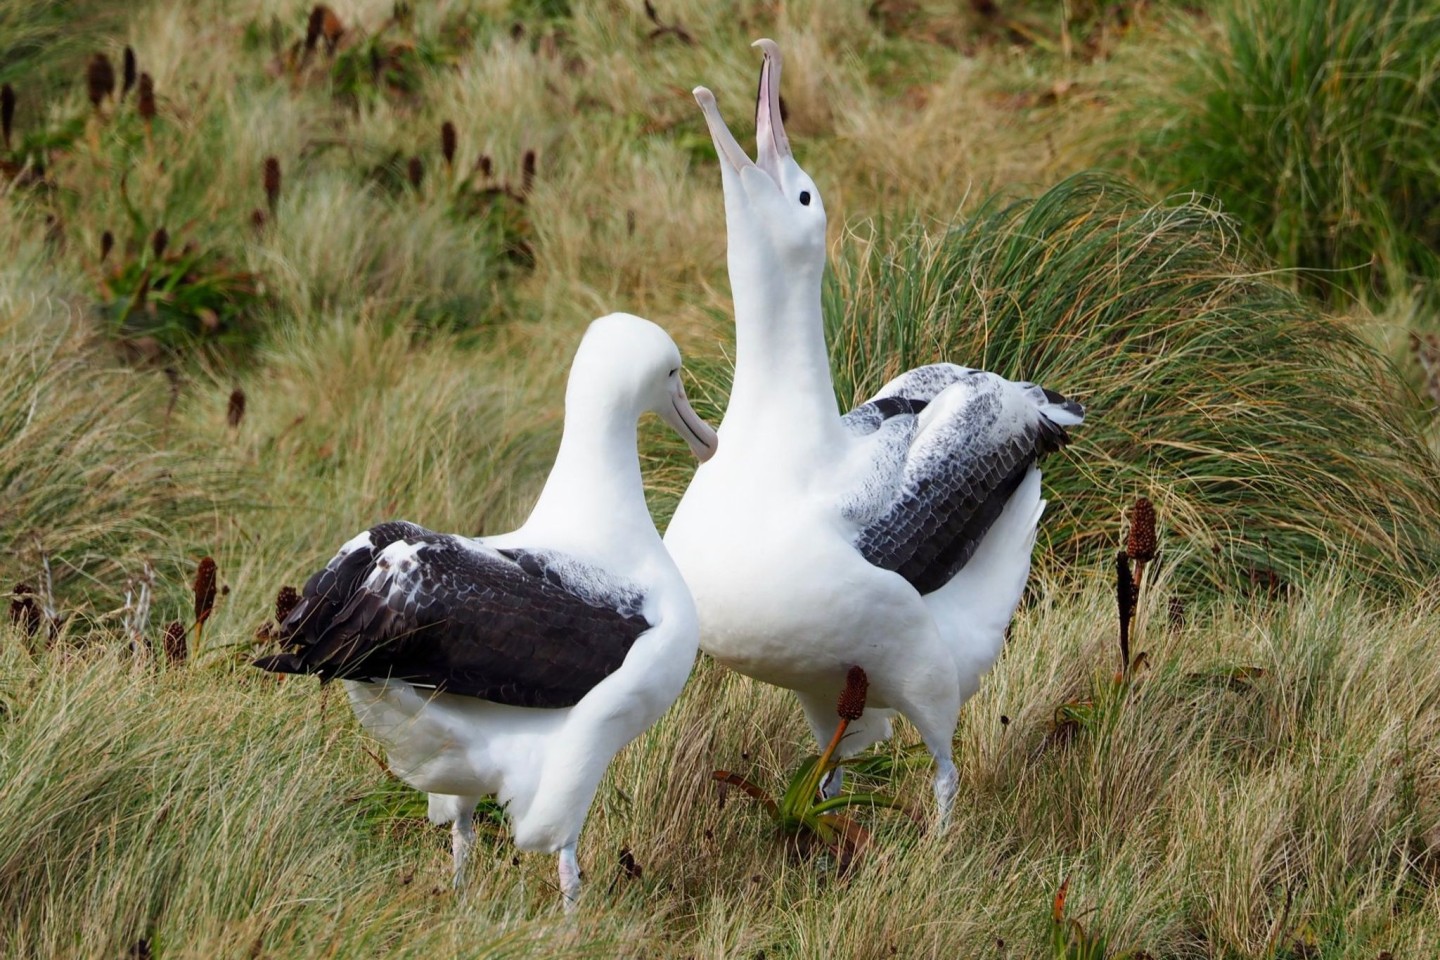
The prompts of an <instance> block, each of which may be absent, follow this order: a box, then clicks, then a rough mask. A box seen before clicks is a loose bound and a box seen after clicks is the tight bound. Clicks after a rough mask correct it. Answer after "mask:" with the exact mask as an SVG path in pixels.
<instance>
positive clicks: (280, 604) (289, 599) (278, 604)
mask: <svg viewBox="0 0 1440 960" xmlns="http://www.w3.org/2000/svg"><path fill="white" fill-rule="evenodd" d="M299 602H300V594H299V593H297V592H296V590H295V588H294V587H292V586H289V585H286V586H283V587H281V588H280V592H279V593H277V594H275V622H276V623H278V624H281V625H283V624H284V623H285V621H286V620H287V619H288V618H289V616H290V613H291V611H293V610H294V609H295V605H296V604H298V603H299Z"/></svg>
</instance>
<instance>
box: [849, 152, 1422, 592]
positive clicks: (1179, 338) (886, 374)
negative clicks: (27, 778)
mask: <svg viewBox="0 0 1440 960" xmlns="http://www.w3.org/2000/svg"><path fill="white" fill-rule="evenodd" d="M853 244H854V248H853V249H854V250H855V252H854V253H852V254H851V255H849V256H843V255H842V258H841V259H840V262H839V263H838V265H837V270H836V274H835V279H834V282H833V283H831V284H830V285H829V286H828V287H827V294H826V300H827V313H828V315H829V318H830V322H831V330H830V343H831V352H832V357H833V361H834V366H835V368H836V371H837V376H836V389H837V392H838V393H839V394H840V397H841V399H842V402H845V403H854V402H858V401H860V400H862V399H863V398H864V397H865V396H867V395H868V394H869V393H871V392H873V391H874V390H875V389H877V388H878V387H879V385H880V384H881V383H883V382H884V381H886V380H887V379H889V378H890V377H892V376H894V375H896V374H898V373H899V372H901V371H903V370H905V369H908V368H909V367H911V366H915V365H919V364H921V363H925V362H929V361H931V360H934V359H941V358H943V359H947V360H951V361H954V362H957V363H961V364H964V365H967V366H974V367H982V368H985V369H989V370H994V371H996V372H999V373H1002V374H1005V375H1007V376H1011V377H1014V378H1017V379H1029V380H1034V381H1035V382H1037V383H1042V384H1044V385H1046V386H1048V387H1050V388H1052V389H1055V390H1059V391H1060V392H1062V393H1065V394H1066V395H1068V396H1071V397H1074V398H1076V399H1078V400H1080V401H1081V402H1082V403H1084V404H1085V406H1086V422H1085V424H1084V426H1083V427H1080V428H1077V429H1075V430H1074V431H1072V433H1073V437H1074V440H1075V442H1074V444H1073V445H1072V446H1071V447H1070V448H1068V450H1067V451H1066V452H1064V453H1063V454H1061V455H1058V456H1056V457H1054V458H1052V459H1051V460H1050V461H1049V465H1048V468H1047V470H1046V487H1047V496H1049V497H1050V507H1049V510H1048V511H1047V513H1046V517H1045V522H1044V523H1043V524H1042V533H1041V536H1042V538H1048V541H1049V544H1050V547H1051V549H1052V550H1054V551H1055V553H1056V554H1057V555H1058V556H1059V557H1061V558H1072V559H1073V558H1096V557H1098V556H1102V555H1104V554H1103V551H1104V549H1106V548H1108V547H1109V546H1110V545H1112V543H1113V540H1112V536H1113V534H1112V531H1113V530H1114V529H1115V528H1116V523H1117V522H1118V518H1119V516H1120V511H1121V509H1122V508H1123V507H1125V506H1127V505H1128V503H1129V502H1130V501H1131V500H1133V499H1134V497H1135V496H1137V495H1142V494H1143V495H1148V496H1149V497H1150V498H1151V499H1152V500H1154V501H1155V502H1156V504H1157V508H1158V510H1159V512H1160V515H1161V517H1162V519H1163V523H1164V524H1165V526H1166V527H1167V529H1168V532H1169V537H1168V539H1167V540H1166V543H1165V550H1166V552H1167V554H1168V555H1167V556H1166V557H1165V558H1163V561H1164V562H1165V563H1171V564H1174V563H1181V564H1183V565H1184V566H1185V568H1186V569H1187V571H1188V572H1189V573H1192V574H1199V575H1201V576H1203V577H1205V578H1207V579H1209V580H1211V581H1212V582H1214V583H1225V582H1234V580H1235V578H1236V577H1237V576H1239V577H1243V576H1245V575H1246V574H1247V571H1248V570H1249V569H1250V568H1252V567H1260V568H1268V569H1274V570H1276V571H1277V572H1279V573H1281V574H1282V576H1285V577H1287V578H1288V577H1294V576H1295V575H1296V574H1297V573H1299V572H1300V571H1302V570H1304V569H1307V568H1310V569H1313V568H1315V567H1316V566H1317V564H1318V563H1319V562H1321V561H1322V560H1324V559H1326V558H1332V557H1342V556H1350V557H1353V560H1354V562H1355V564H1356V568H1357V569H1359V570H1361V571H1364V573H1365V575H1366V576H1367V577H1372V578H1374V579H1375V580H1376V581H1377V582H1384V583H1391V584H1395V583H1404V582H1411V583H1423V582H1428V580H1429V579H1430V578H1432V577H1433V576H1434V575H1435V572H1436V569H1437V568H1436V563H1437V558H1440V486H1437V477H1440V465H1437V461H1436V460H1435V458H1434V456H1433V454H1432V453H1431V452H1430V451H1429V450H1427V449H1426V448H1425V446H1424V445H1423V444H1422V443H1421V441H1420V439H1419V436H1420V435H1419V431H1418V428H1417V426H1418V425H1417V424H1416V422H1415V420H1414V417H1413V414H1412V412H1411V407H1410V404H1409V403H1408V402H1407V391H1408V387H1407V386H1406V385H1405V384H1404V382H1403V380H1402V378H1400V377H1399V376H1398V375H1397V374H1396V373H1395V372H1394V370H1393V368H1391V367H1390V366H1389V364H1387V363H1386V362H1384V361H1383V360H1382V359H1381V358H1380V357H1379V356H1378V355H1377V354H1375V353H1374V352H1373V351H1372V350H1371V349H1370V348H1369V347H1367V346H1366V345H1365V344H1364V343H1363V342H1361V341H1360V340H1359V339H1358V338H1357V337H1356V336H1355V335H1353V334H1352V333H1351V332H1350V331H1349V330H1348V328H1347V325H1346V324H1345V323H1344V322H1342V321H1340V320H1337V319H1331V318H1329V317H1327V316H1325V315H1323V314H1320V313H1318V312H1317V311H1316V310H1314V309H1313V308H1312V307H1310V306H1308V305H1306V304H1305V303H1304V302H1303V301H1301V300H1300V299H1297V298H1296V297H1295V296H1293V295H1292V294H1290V293H1289V292H1287V291H1286V290H1285V289H1284V288H1283V286H1282V285H1281V283H1280V282H1278V281H1277V280H1276V279H1275V278H1273V277H1271V276H1269V275H1262V274H1258V273H1256V272H1255V271H1254V270H1253V268H1252V267H1251V266H1250V265H1249V262H1248V260H1247V258H1246V251H1245V249H1244V242H1243V240H1242V238H1241V236H1240V234H1239V232H1238V228H1237V224H1236V223H1235V222H1234V221H1232V220H1230V219H1228V218H1226V217H1225V216H1223V215H1221V214H1220V213H1218V212H1217V211H1216V210H1215V209H1214V208H1213V207H1212V206H1209V205H1206V204H1204V203H1202V202H1198V201H1194V200H1186V199H1183V198H1182V199H1177V200H1174V201H1169V202H1164V203H1160V204H1152V203H1150V202H1149V201H1147V200H1145V199H1144V198H1143V197H1142V196H1141V195H1140V194H1139V193H1137V192H1136V191H1135V190H1134V189H1133V188H1130V187H1128V186H1126V185H1125V184H1123V183H1122V182H1118V181H1115V180H1112V179H1108V178H1105V177H1100V176H1094V175H1085V176H1079V177H1076V178H1072V179H1069V180H1066V181H1064V182H1062V183H1061V184H1060V185H1058V186H1056V187H1054V188H1052V189H1051V190H1049V191H1047V192H1046V193H1044V194H1042V195H1041V196H1039V197H1037V198H1036V199H1034V200H1029V201H1021V202H1017V203H1013V204H1008V205H1007V204H1005V203H1003V202H998V201H992V202H991V203H989V204H988V205H986V206H984V207H982V208H981V209H980V210H978V211H977V212H976V213H975V214H974V215H972V216H969V217H966V218H963V219H962V220H960V221H959V222H957V223H956V224H954V225H953V226H951V227H950V228H949V229H946V230H939V229H936V230H932V231H929V232H922V231H919V230H909V231H905V232H902V233H901V234H900V235H899V236H897V237H887V236H885V235H884V233H883V232H882V231H880V230H878V229H877V230H876V231H874V232H872V233H871V234H870V235H868V236H866V235H859V236H857V237H855V238H854V240H853ZM1213 551H1218V552H1219V556H1218V557H1216V556H1212V552H1213Z"/></svg>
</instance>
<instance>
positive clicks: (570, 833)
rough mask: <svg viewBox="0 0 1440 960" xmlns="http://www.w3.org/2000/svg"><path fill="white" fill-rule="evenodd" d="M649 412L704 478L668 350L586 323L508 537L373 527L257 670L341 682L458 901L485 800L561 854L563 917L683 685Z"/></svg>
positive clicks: (629, 325)
mask: <svg viewBox="0 0 1440 960" xmlns="http://www.w3.org/2000/svg"><path fill="white" fill-rule="evenodd" d="M646 411H653V412H654V413H657V414H659V415H660V417H661V418H662V419H663V420H664V421H665V422H666V423H668V424H669V425H670V426H672V427H673V428H674V429H675V430H676V431H677V432H678V433H679V434H680V435H681V436H682V437H683V438H684V439H685V440H686V441H687V442H688V444H689V446H690V448H691V450H692V451H693V452H694V453H695V455H696V456H697V457H698V458H699V459H701V460H704V459H706V458H708V457H709V456H711V455H712V454H713V453H714V452H715V449H716V436H715V432H714V431H713V430H712V429H711V428H710V427H709V426H708V425H707V424H706V423H705V422H704V421H703V420H701V419H700V418H699V417H697V416H696V415H695V413H694V411H693V410H692V409H691V407H690V404H689V403H688V402H687V400H686V398H685V391H684V387H683V385H682V383H681V379H680V352H679V351H678V350H677V349H676V347H675V344H674V342H673V341H672V340H671V339H670V337H669V336H668V335H667V334H666V333H665V332H664V331H663V330H661V329H660V328H659V327H657V326H656V325H655V324H653V323H650V322H649V321H648V320H643V319H641V318H639V317H635V316H630V315H628V314H611V315H609V316H606V317H602V318H600V319H598V320H596V321H594V322H593V323H592V324H591V325H590V327H589V329H588V330H587V331H586V333H585V336H584V338H583V339H582V340H581V343H580V347H579V349H578V351H577V352H576V355H575V360H574V363H573V365H572V367H571V371H570V379H569V383H568V385H567V388H566V392H565V426H564V430H563V434H562V437H561V440H560V450H559V453H558V455H557V456H556V458H555V465H554V468H553V469H552V470H551V471H550V476H549V478H548V479H547V480H546V482H545V485H544V488H543V489H542V491H541V493H540V497H539V500H538V501H537V502H536V504H535V507H534V510H533V511H532V512H531V514H530V517H529V519H527V520H526V521H525V523H524V525H523V526H521V527H520V528H519V529H518V530H515V531H514V532H512V533H506V534H501V535H498V536H489V537H481V538H471V537H465V536H460V535H457V534H440V533H434V532H432V531H430V530H427V529H425V528H424V527H421V526H417V525H416V524H413V523H407V522H404V521H391V522H387V523H381V524H379V525H377V526H374V527H371V528H370V529H369V530H366V531H365V532H364V533H361V534H359V535H358V536H356V537H354V538H353V539H351V540H349V541H348V542H346V543H345V544H344V545H343V546H342V547H341V548H340V550H339V552H337V553H336V554H335V556H334V558H333V559H331V560H330V562H329V563H328V564H326V566H325V568H324V569H323V570H320V571H319V572H317V573H316V574H315V575H314V576H312V577H311V578H310V580H309V582H308V583H306V584H305V589H304V591H303V593H302V595H301V598H300V601H299V603H298V604H297V605H296V606H295V608H294V610H293V611H292V612H291V613H290V614H289V615H288V616H287V617H286V618H285V621H284V623H282V624H281V626H280V638H281V643H282V647H283V651H284V652H281V653H278V654H275V655H272V656H267V657H262V658H261V659H259V660H257V661H256V666H258V667H261V668H263V669H265V670H271V671H276V672H279V673H307V674H315V675H318V676H319V677H320V679H321V681H322V682H324V681H328V680H332V679H338V680H341V681H342V682H343V683H344V685H345V688H346V691H347V693H348V694H349V699H350V703H351V706H352V707H353V708H354V711H355V715H356V716H357V717H358V718H359V721H360V724H361V725H362V726H363V727H364V728H365V729H366V730H367V731H369V732H370V733H371V734H372V735H374V736H375V737H376V738H378V739H379V740H380V741H381V742H382V743H383V744H384V746H385V749H386V752H387V755H388V758H389V763H390V768H391V770H393V771H394V772H395V774H396V775H397V776H399V777H400V778H401V779H402V780H404V781H405V782H406V783H408V784H410V785H411V786H413V787H415V788H416V789H418V790H423V791H425V792H426V793H428V794H429V795H430V797H429V815H430V819H431V821H432V822H434V823H436V824H445V823H449V824H452V825H453V827H452V835H453V837H452V851H453V856H454V883H455V886H456V887H457V888H458V887H459V886H460V885H461V878H462V876H463V872H464V868H465V859H466V854H467V853H468V852H469V850H470V847H471V845H472V844H473V843H474V840H475V833H474V826H473V823H472V814H473V813H474V811H475V806H476V804H477V803H478V802H479V800H480V798H481V797H484V796H487V795H494V796H495V797H496V798H497V799H498V800H499V802H500V803H501V804H503V805H504V807H505V810H506V813H507V815H508V819H509V821H510V827H511V832H512V835H513V837H514V842H515V845H516V846H517V847H519V848H520V849H521V850H528V851H538V852H546V853H555V854H558V856H559V877H560V891H561V894H562V896H563V902H564V906H565V909H566V910H567V911H568V910H570V909H571V908H573V906H574V905H575V902H576V898H577V897H578V896H579V893H580V868H579V864H578V861H577V859H576V854H575V846H576V842H577V840H578V838H579V835H580V830H581V827H582V826H583V825H584V823H585V816H586V814H587V812H588V811H589V808H590V803H591V801H592V800H593V798H594V796H595V790H596V788H597V787H598V786H599V784H600V778H601V776H602V775H603V774H604V772H605V768H606V767H607V766H608V765H609V763H610V760H611V758H613V757H614V756H615V754H616V753H618V752H619V750H620V749H621V748H622V747H624V746H625V745H626V744H627V743H629V742H630V741H631V740H632V739H634V738H635V737H636V736H638V735H639V734H640V733H642V732H643V731H644V730H646V729H647V728H648V727H649V726H650V725H651V724H653V723H654V722H655V721H656V720H657V719H658V718H659V717H660V715H661V714H662V713H664V712H665V710H666V709H668V708H669V707H670V705H671V704H672V703H674V701H675V698H676V697H678V696H679V695H680V690H681V688H682V687H683V686H684V684H685V680H686V678H687V677H688V676H689V674H690V668H691V666H692V664H693V662H694V659H695V650H696V645H697V641H698V629H699V627H698V622H697V619H696V613H695V607H694V604H693V603H692V601H691V599H690V593H689V591H688V590H687V589H686V587H685V583H684V581H683V580H682V579H681V577H680V573H679V571H678V570H677V569H676V567H675V565H674V563H673V562H672V561H671V560H670V557H669V555H668V554H667V553H666V551H665V548H664V546H663V545H662V544H661V541H660V537H659V535H658V534H657V533H656V531H655V526H654V523H653V522H652V521H651V519H650V513H649V510H648V509H647V507H646V505H645V497H644V491H643V489H642V487H641V482H640V464H639V458H638V455H637V452H636V423H637V421H638V420H639V418H640V416H641V415H642V414H643V413H645V412H646Z"/></svg>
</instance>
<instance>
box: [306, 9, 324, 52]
mask: <svg viewBox="0 0 1440 960" xmlns="http://www.w3.org/2000/svg"><path fill="white" fill-rule="evenodd" d="M324 29H325V5H324V4H323V3H317V4H316V5H315V7H314V8H313V9H312V10H311V11H310V19H309V20H308V21H307V22H306V24H305V50H306V52H307V53H313V52H314V51H315V44H316V43H318V42H319V40H320V32H321V31H322V30H324Z"/></svg>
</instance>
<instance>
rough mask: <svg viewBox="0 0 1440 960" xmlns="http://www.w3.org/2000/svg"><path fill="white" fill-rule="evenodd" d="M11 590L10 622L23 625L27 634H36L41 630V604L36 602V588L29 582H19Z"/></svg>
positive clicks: (31, 635)
mask: <svg viewBox="0 0 1440 960" xmlns="http://www.w3.org/2000/svg"><path fill="white" fill-rule="evenodd" d="M10 592H11V594H12V596H11V598H10V622H11V623H13V624H17V625H19V626H23V627H24V628H25V635H26V636H29V637H33V636H35V634H36V633H37V632H38V631H39V630H40V605H39V604H38V603H36V602H35V588H34V587H32V586H30V584H28V583H17V584H15V589H14V590H12V591H10Z"/></svg>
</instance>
